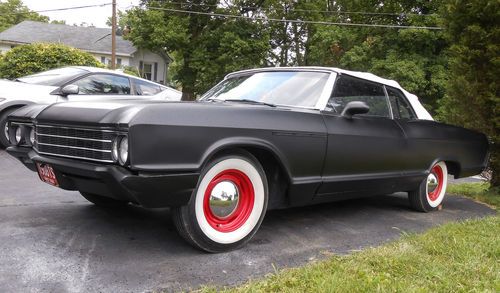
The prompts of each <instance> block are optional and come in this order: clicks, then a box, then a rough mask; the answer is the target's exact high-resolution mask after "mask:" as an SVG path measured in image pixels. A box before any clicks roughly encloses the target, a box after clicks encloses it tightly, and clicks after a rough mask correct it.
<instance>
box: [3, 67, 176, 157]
mask: <svg viewBox="0 0 500 293" xmlns="http://www.w3.org/2000/svg"><path fill="white" fill-rule="evenodd" d="M181 96H182V93H181V92H180V91H178V90H176V89H173V88H170V87H167V86H164V85H161V84H158V83H154V82H151V81H149V80H146V79H142V78H139V77H135V76H132V75H128V74H125V73H122V72H120V71H113V70H108V69H102V68H96V67H84V66H70V67H62V68H57V69H52V70H48V71H44V72H40V73H36V74H33V75H29V76H25V77H21V78H18V79H16V80H13V81H11V80H0V148H1V147H6V146H7V145H9V140H8V135H7V130H6V129H7V128H6V126H7V125H6V122H7V116H8V115H9V114H10V113H12V112H13V111H15V110H16V109H18V108H20V107H23V106H26V105H29V104H35V103H36V104H53V103H60V102H69V101H71V102H73V101H97V100H104V101H107V100H116V99H154V100H166V101H179V100H180V99H181Z"/></svg>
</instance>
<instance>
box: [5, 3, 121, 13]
mask: <svg viewBox="0 0 500 293" xmlns="http://www.w3.org/2000/svg"><path fill="white" fill-rule="evenodd" d="M108 5H111V2H110V3H103V4H94V5H84V6H73V7H64V8H54V9H46V10H37V11H26V12H9V13H2V14H0V16H6V15H17V14H30V13H43V12H54V11H65V10H74V9H83V8H91V7H104V6H108Z"/></svg>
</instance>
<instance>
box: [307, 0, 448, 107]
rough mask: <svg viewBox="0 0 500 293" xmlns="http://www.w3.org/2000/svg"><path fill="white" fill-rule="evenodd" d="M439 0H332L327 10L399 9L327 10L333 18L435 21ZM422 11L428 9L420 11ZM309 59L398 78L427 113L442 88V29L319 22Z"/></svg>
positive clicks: (434, 23) (444, 65) (430, 23)
mask: <svg viewBox="0 0 500 293" xmlns="http://www.w3.org/2000/svg"><path fill="white" fill-rule="evenodd" d="M441 2H442V0H438V1H432V2H430V1H429V2H428V1H425V2H423V1H419V2H415V1H401V0H399V1H396V0H393V1H383V4H384V5H380V1H347V0H345V1H335V3H334V4H333V7H330V10H333V11H364V12H373V13H400V14H399V15H397V16H396V15H363V14H353V15H349V14H331V16H330V17H329V18H327V20H329V21H332V22H354V23H377V24H387V25H406V26H410V25H411V26H439V25H440V18H439V17H438V16H437V15H436V14H435V13H437V12H438V9H439V7H440V5H439V4H440V3H441ZM418 13H425V14H426V15H419V14H418ZM309 43H310V44H309V46H308V47H309V51H308V56H307V64H308V65H328V66H337V67H341V68H345V69H351V70H359V71H368V72H372V73H374V74H377V75H380V76H382V77H386V78H389V79H394V80H397V81H398V82H400V83H401V85H402V86H403V87H404V88H406V89H407V90H409V91H410V92H413V93H415V94H416V95H417V96H419V97H420V99H421V101H422V102H423V103H424V105H425V106H426V107H427V109H428V110H430V111H431V113H434V112H435V110H436V108H437V101H438V100H439V99H441V98H442V97H443V95H444V93H445V84H446V82H447V74H446V72H447V58H446V54H445V53H446V51H445V50H446V48H447V46H448V42H447V40H446V38H445V34H444V32H442V31H434V30H433V31H431V30H425V29H390V28H353V27H332V26H318V27H317V28H316V33H315V35H313V36H312V37H311V38H310V40H309Z"/></svg>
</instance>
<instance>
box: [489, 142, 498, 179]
mask: <svg viewBox="0 0 500 293" xmlns="http://www.w3.org/2000/svg"><path fill="white" fill-rule="evenodd" d="M494 148H495V147H494ZM490 168H491V170H492V172H493V173H492V174H491V181H490V184H491V188H499V187H500V152H499V148H498V147H496V149H493V150H492V154H491V161H490Z"/></svg>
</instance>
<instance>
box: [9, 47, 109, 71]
mask: <svg viewBox="0 0 500 293" xmlns="http://www.w3.org/2000/svg"><path fill="white" fill-rule="evenodd" d="M68 65H81V66H94V67H102V66H103V65H102V64H101V63H100V62H99V61H97V60H96V59H95V58H94V56H92V55H91V54H89V53H87V52H84V51H81V50H78V49H75V48H71V47H68V46H65V45H60V44H31V45H22V46H18V47H15V48H13V49H12V50H10V51H8V52H7V53H6V54H5V55H4V57H3V58H2V59H1V60H0V77H1V78H9V79H13V78H17V77H21V76H26V75H29V74H33V73H37V72H40V71H44V70H48V69H52V68H57V67H63V66H68Z"/></svg>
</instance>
